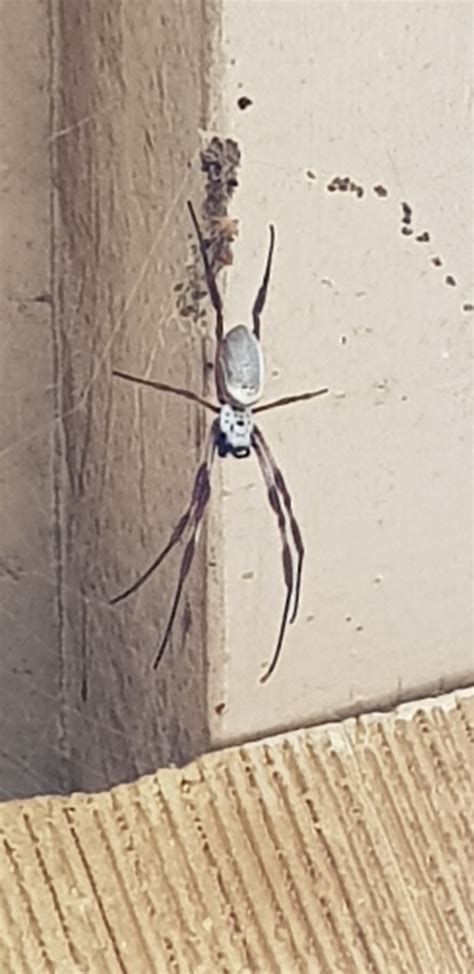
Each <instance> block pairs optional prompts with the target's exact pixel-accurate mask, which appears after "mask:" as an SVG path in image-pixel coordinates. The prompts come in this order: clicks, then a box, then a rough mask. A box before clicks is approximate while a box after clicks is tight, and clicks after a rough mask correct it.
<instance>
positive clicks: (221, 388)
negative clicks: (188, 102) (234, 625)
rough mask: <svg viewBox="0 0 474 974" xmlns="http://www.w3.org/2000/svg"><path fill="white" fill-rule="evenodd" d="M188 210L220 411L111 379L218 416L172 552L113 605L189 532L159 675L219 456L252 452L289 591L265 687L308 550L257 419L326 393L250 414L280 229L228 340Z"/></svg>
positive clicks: (259, 378)
mask: <svg viewBox="0 0 474 974" xmlns="http://www.w3.org/2000/svg"><path fill="white" fill-rule="evenodd" d="M187 205H188V209H189V213H190V215H191V220H192V222H193V225H194V229H195V231H196V235H197V239H198V244H199V250H200V253H201V257H202V261H203V265H204V275H205V279H206V283H207V288H208V291H209V296H210V299H211V302H212V305H213V308H214V312H215V338H216V358H215V380H216V397H217V399H218V401H219V405H215V404H214V403H212V402H209V401H208V400H207V399H203V398H202V397H201V396H199V395H197V394H196V393H195V392H191V391H190V390H188V389H182V388H179V387H176V386H171V385H168V384H167V383H164V382H156V381H155V380H151V379H143V378H139V377H138V376H134V375H130V374H129V373H127V372H120V371H118V370H114V372H113V374H114V375H116V376H119V377H120V378H121V379H127V380H128V381H129V382H135V383H138V384H139V385H142V386H151V387H152V388H153V389H160V390H161V391H162V392H170V393H173V394H174V395H175V396H181V397H182V398H183V399H189V400H191V401H192V402H195V403H198V404H199V405H201V406H204V407H205V408H206V409H208V410H209V411H210V412H212V413H214V414H216V418H215V419H214V420H213V422H212V425H211V428H210V430H209V433H208V436H207V441H206V446H205V451H204V458H203V460H202V462H201V463H200V465H199V467H198V469H197V471H196V475H195V478H194V484H193V489H192V495H191V501H190V503H189V506H188V507H187V508H186V510H185V512H184V514H182V515H181V518H180V519H179V521H178V523H177V525H176V527H175V528H174V530H173V531H172V533H171V537H170V539H169V541H168V543H167V545H165V547H164V548H163V549H162V551H161V552H160V554H159V555H158V556H157V557H156V558H155V559H154V561H153V562H152V563H151V565H149V567H148V568H147V569H146V571H144V572H143V574H142V575H140V576H139V577H138V578H137V579H136V580H135V581H134V582H133V583H132V584H131V585H130V586H129V587H128V588H126V589H125V590H124V591H123V592H120V593H119V594H118V595H116V596H115V597H114V598H113V599H111V604H112V605H115V604H116V603H117V602H121V601H122V600H123V599H126V598H128V596H129V595H132V593H133V592H136V591H137V589H139V588H140V587H141V586H142V585H143V584H144V583H145V582H146V581H147V580H148V579H149V578H150V576H151V575H152V574H153V572H154V571H155V569H157V568H158V566H159V565H161V563H162V562H163V560H164V559H165V558H166V555H167V554H169V552H170V551H171V550H172V548H174V546H175V545H176V544H177V543H178V541H180V540H181V538H182V537H183V535H184V534H185V533H186V532H187V534H188V540H187V543H186V546H185V548H184V551H183V555H182V558H181V565H180V569H179V575H178V583H177V587H176V591H175V594H174V599H173V603H172V607H171V612H170V615H169V619H168V622H167V625H166V628H165V631H164V634H163V638H162V640H161V644H160V647H159V649H158V652H157V655H156V657H155V660H154V663H153V668H154V669H156V667H157V666H158V664H159V662H160V660H161V659H162V657H163V654H164V652H165V649H166V646H167V644H168V641H169V638H170V635H171V631H172V628H173V623H174V620H175V617H176V613H177V611H178V606H179V602H180V598H181V595H182V591H183V587H184V583H185V581H186V578H187V575H188V573H189V570H190V568H191V564H192V560H193V556H194V552H195V548H196V543H197V539H198V535H199V529H200V524H201V521H202V518H203V515H204V511H205V509H206V506H207V503H208V501H209V497H210V493H211V487H210V477H211V469H212V464H213V460H214V457H215V454H216V452H217V453H218V455H219V456H220V457H226V456H228V455H230V456H233V457H235V458H236V459H238V460H242V459H243V458H244V457H248V456H249V454H250V452H251V450H253V451H254V452H255V454H256V456H257V460H258V463H259V465H260V469H261V472H262V475H263V479H264V482H265V485H266V488H267V494H268V500H269V503H270V507H271V508H272V511H273V512H274V514H275V517H276V520H277V523H278V528H279V531H280V536H281V543H282V561H283V576H284V581H285V586H286V597H285V601H284V606H283V613H282V617H281V622H280V628H279V632H278V638H277V642H276V647H275V650H274V653H273V657H272V659H271V662H270V664H269V666H268V667H267V669H266V671H265V672H264V674H263V676H261V678H260V682H261V683H265V681H266V680H268V679H269V677H270V676H271V675H272V673H273V672H274V670H275V667H276V665H277V662H278V659H279V656H280V653H281V649H282V646H283V639H284V636H285V631H286V627H287V624H288V622H289V623H290V624H291V623H292V622H294V621H295V619H296V615H297V611H298V604H299V597H300V589H301V573H302V567H303V557H304V545H303V539H302V536H301V531H300V529H299V527H298V524H297V521H296V519H295V516H294V513H293V506H292V501H291V497H290V494H289V492H288V489H287V486H286V483H285V480H284V478H283V474H282V472H281V470H280V469H279V467H278V466H277V464H276V462H275V460H274V458H273V455H272V453H271V451H270V447H269V446H268V444H267V442H266V440H265V438H264V436H263V433H262V432H261V430H260V429H259V427H258V426H257V425H256V423H255V420H254V416H255V415H256V414H257V413H263V412H266V411H268V410H269V409H276V408H278V407H280V406H288V405H289V404H290V403H294V402H302V401H303V400H306V399H313V398H314V397H315V396H322V395H324V394H325V393H327V392H328V391H329V390H328V389H317V390H316V391H313V392H303V393H298V394H297V395H292V396H283V398H281V399H275V400H273V401H272V402H267V403H264V404H262V405H260V406H256V408H253V407H254V406H255V404H256V403H257V402H258V401H259V400H260V398H261V395H262V387H263V374H264V365H263V355H262V349H261V345H260V316H261V314H262V311H263V308H264V305H265V301H266V297H267V290H268V284H269V281H270V273H271V267H272V259H273V251H274V246H275V229H274V227H273V226H272V225H270V228H269V229H270V244H269V249H268V255H267V260H266V264H265V269H264V273H263V279H262V283H261V285H260V287H259V289H258V292H257V296H256V298H255V302H254V305H253V308H252V323H253V325H252V330H250V329H249V328H247V326H246V325H235V327H233V328H231V329H230V331H228V332H227V333H226V334H224V315H223V307H222V299H221V296H220V293H219V290H218V288H217V284H216V280H215V275H214V272H213V270H212V267H211V263H210V260H209V257H208V254H207V251H206V247H205V244H204V239H203V235H202V232H201V228H200V226H199V222H198V219H197V216H196V213H195V211H194V207H193V205H192V203H191V202H190V201H188V204H187ZM290 535H291V538H292V540H293V544H294V548H295V550H296V572H295V570H294V562H293V555H292V551H291V547H290ZM290 610H291V615H290Z"/></svg>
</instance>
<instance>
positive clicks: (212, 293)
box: [188, 200, 224, 342]
mask: <svg viewBox="0 0 474 974" xmlns="http://www.w3.org/2000/svg"><path fill="white" fill-rule="evenodd" d="M188 210H189V212H190V214H191V220H192V221H193V224H194V229H195V231H196V235H197V238H198V243H199V250H200V251H201V257H202V262H203V264H204V275H205V278H206V284H207V289H208V291H209V297H210V299H211V302H212V305H213V308H214V311H215V313H216V340H217V342H220V341H221V340H222V338H223V335H224V315H223V311H222V298H221V296H220V294H219V290H218V287H217V284H216V279H215V277H214V274H213V272H212V268H211V265H210V263H209V257H208V256H207V250H206V246H205V243H204V237H203V235H202V231H201V227H200V226H199V221H198V218H197V216H196V212H195V209H194V206H193V204H192V203H191V200H188Z"/></svg>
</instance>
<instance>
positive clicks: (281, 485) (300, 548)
mask: <svg viewBox="0 0 474 974" xmlns="http://www.w3.org/2000/svg"><path fill="white" fill-rule="evenodd" d="M254 436H255V440H256V442H257V443H258V444H259V446H260V447H261V449H262V450H263V452H264V454H265V456H266V459H267V461H268V464H269V466H270V469H271V472H272V475H273V479H274V482H275V486H276V488H277V490H278V491H279V493H280V496H281V497H282V498H283V504H284V506H285V510H286V513H287V515H288V520H289V522H290V528H291V533H292V536H293V541H294V545H295V548H296V551H297V555H298V561H297V564H296V583H295V599H294V603H293V612H292V613H291V617H290V624H291V623H292V622H294V621H295V619H296V614H297V612H298V605H299V601H300V591H301V576H302V572H303V558H304V544H303V538H302V536H301V531H300V529H299V526H298V522H297V520H296V518H295V515H294V512H293V504H292V501H291V497H290V494H289V491H288V488H287V486H286V483H285V480H284V477H283V474H282V472H281V470H280V468H279V467H278V466H277V464H276V463H275V460H274V458H273V455H272V452H271V450H270V447H269V445H268V443H267V441H266V439H265V437H264V436H263V433H262V432H261V430H259V429H258V427H255V428H254Z"/></svg>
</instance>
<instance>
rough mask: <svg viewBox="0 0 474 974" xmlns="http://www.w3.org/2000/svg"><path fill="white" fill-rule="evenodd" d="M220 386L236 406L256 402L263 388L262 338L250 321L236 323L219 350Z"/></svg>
mask: <svg viewBox="0 0 474 974" xmlns="http://www.w3.org/2000/svg"><path fill="white" fill-rule="evenodd" d="M216 371H217V387H218V392H219V394H220V395H221V396H222V398H223V399H225V400H227V401H229V402H231V403H233V404H234V405H236V406H243V407H244V408H245V407H248V406H253V405H254V404H255V403H256V402H258V400H259V399H260V398H261V395H262V390H263V374H264V366H263V355H262V348H261V345H260V342H259V341H258V339H257V338H256V337H255V335H254V334H253V333H252V332H251V331H249V329H248V328H247V327H246V325H236V326H235V327H234V328H231V330H230V331H228V332H227V334H226V335H225V336H224V338H223V339H222V341H221V342H220V344H219V348H218V350H217V361H216Z"/></svg>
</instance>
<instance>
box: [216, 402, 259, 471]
mask: <svg viewBox="0 0 474 974" xmlns="http://www.w3.org/2000/svg"><path fill="white" fill-rule="evenodd" d="M252 430H253V417H252V413H251V411H250V409H242V407H240V406H232V405H231V404H230V403H228V402H226V403H224V405H223V406H222V407H221V411H220V413H219V440H218V443H217V452H218V453H219V456H220V457H226V456H227V454H228V453H231V454H232V456H234V457H237V459H242V458H243V457H248V455H249V453H250V450H251V448H252Z"/></svg>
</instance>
